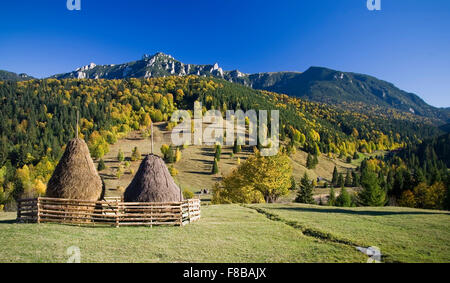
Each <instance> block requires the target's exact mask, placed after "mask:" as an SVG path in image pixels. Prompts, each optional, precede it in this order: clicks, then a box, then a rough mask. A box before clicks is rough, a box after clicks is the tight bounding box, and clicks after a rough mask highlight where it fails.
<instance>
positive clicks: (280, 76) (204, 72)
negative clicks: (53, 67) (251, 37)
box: [52, 53, 450, 124]
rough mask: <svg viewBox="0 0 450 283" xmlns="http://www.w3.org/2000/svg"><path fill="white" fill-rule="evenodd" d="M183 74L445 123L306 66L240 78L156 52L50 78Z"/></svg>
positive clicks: (389, 94)
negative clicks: (220, 79) (135, 58)
mask: <svg viewBox="0 0 450 283" xmlns="http://www.w3.org/2000/svg"><path fill="white" fill-rule="evenodd" d="M186 75H197V76H204V77H215V78H222V79H225V80H227V81H229V82H234V83H238V84H242V85H245V86H250V87H252V88H254V89H261V90H268V91H272V92H277V93H284V94H288V95H290V96H295V97H299V98H304V99H308V100H310V101H316V102H322V103H327V104H330V105H336V106H339V107H341V108H343V109H347V110H352V111H358V112H361V113H373V112H378V113H390V112H392V111H393V110H396V111H401V112H403V113H410V114H413V115H418V116H422V117H427V118H432V119H434V120H435V122H436V123H439V124H443V123H448V122H449V121H450V110H449V109H444V108H436V107H433V106H430V105H428V104H427V103H426V102H424V101H423V100H422V99H421V98H420V97H419V96H417V95H416V94H413V93H408V92H405V91H403V90H400V89H399V88H397V87H395V86H394V85H393V84H391V83H388V82H385V81H382V80H379V79H377V78H375V77H372V76H368V75H363V74H356V73H349V72H341V71H336V70H331V69H327V68H322V67H311V68H309V69H308V70H307V71H305V72H303V73H299V72H274V73H257V74H244V73H242V72H240V71H239V70H233V71H225V70H223V69H222V68H220V67H219V65H218V64H217V63H216V64H212V65H196V64H185V63H182V62H180V61H178V60H176V59H175V58H173V57H172V56H170V55H167V54H164V53H156V54H154V55H151V56H150V55H144V56H143V57H142V59H141V60H137V61H133V62H129V63H124V64H118V65H102V66H97V65H95V64H94V63H91V64H89V65H87V66H84V67H81V68H78V69H77V70H75V71H73V72H69V73H65V74H58V75H54V76H52V78H57V79H67V78H78V79H85V78H90V79H127V78H155V77H166V76H186Z"/></svg>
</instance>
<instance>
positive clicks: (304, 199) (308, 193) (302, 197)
mask: <svg viewBox="0 0 450 283" xmlns="http://www.w3.org/2000/svg"><path fill="white" fill-rule="evenodd" d="M313 189H314V188H313V185H312V182H311V180H310V179H309V177H308V174H307V173H306V172H305V174H304V175H303V178H302V179H301V180H300V187H299V190H298V194H297V198H296V199H295V201H296V202H299V203H307V204H315V203H316V202H315V201H314V198H313Z"/></svg>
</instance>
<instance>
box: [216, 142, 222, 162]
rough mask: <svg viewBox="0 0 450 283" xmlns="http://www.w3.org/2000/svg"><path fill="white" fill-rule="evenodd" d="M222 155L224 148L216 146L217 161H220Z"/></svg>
mask: <svg viewBox="0 0 450 283" xmlns="http://www.w3.org/2000/svg"><path fill="white" fill-rule="evenodd" d="M221 154H222V146H221V145H220V144H218V145H216V151H215V154H214V155H215V159H217V161H220V155H221Z"/></svg>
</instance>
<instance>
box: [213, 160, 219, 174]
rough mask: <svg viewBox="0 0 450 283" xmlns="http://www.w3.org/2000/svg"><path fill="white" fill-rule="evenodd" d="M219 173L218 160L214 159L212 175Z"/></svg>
mask: <svg viewBox="0 0 450 283" xmlns="http://www.w3.org/2000/svg"><path fill="white" fill-rule="evenodd" d="M218 173H219V164H218V163H217V159H215V158H214V164H213V167H212V171H211V174H213V175H215V174H218Z"/></svg>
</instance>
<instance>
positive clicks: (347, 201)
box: [336, 188, 352, 207]
mask: <svg viewBox="0 0 450 283" xmlns="http://www.w3.org/2000/svg"><path fill="white" fill-rule="evenodd" d="M336 206H340V207H350V206H352V198H351V196H350V194H349V193H348V192H347V190H346V189H345V188H341V193H340V194H339V196H338V197H337V199H336Z"/></svg>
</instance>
